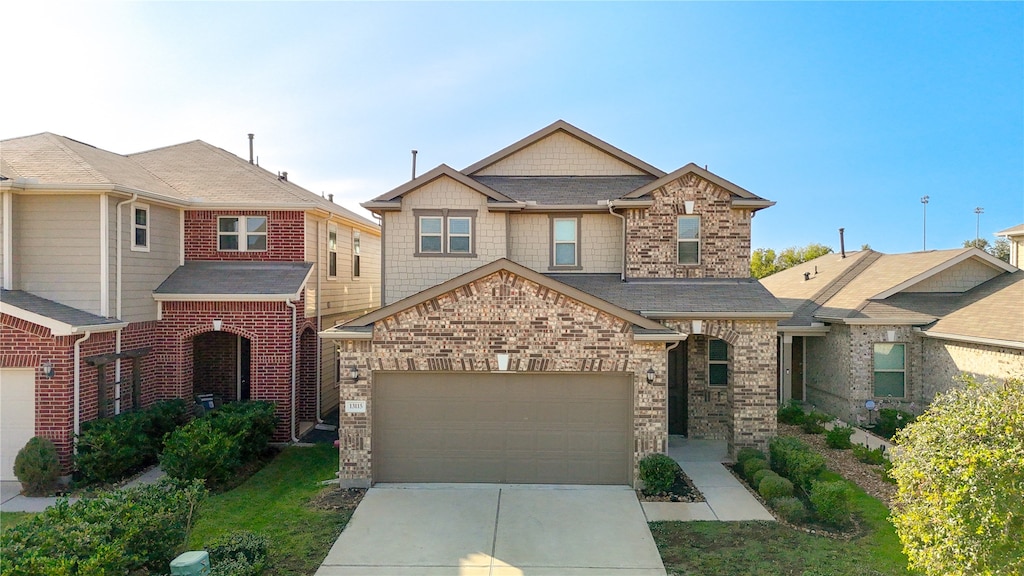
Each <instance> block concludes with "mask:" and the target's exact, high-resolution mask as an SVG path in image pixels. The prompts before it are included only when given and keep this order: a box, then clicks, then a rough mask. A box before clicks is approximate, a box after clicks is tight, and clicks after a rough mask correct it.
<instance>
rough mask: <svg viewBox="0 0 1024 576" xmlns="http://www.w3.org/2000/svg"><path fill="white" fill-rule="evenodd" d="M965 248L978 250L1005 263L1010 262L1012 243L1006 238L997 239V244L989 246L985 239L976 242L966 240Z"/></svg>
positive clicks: (978, 239)
mask: <svg viewBox="0 0 1024 576" xmlns="http://www.w3.org/2000/svg"><path fill="white" fill-rule="evenodd" d="M964 248H977V249H978V250H984V251H985V252H988V253H989V254H991V255H993V256H995V257H996V258H999V259H1000V260H1002V261H1003V262H1009V261H1010V241H1009V240H1007V239H1006V238H997V239H996V242H995V244H989V242H988V240H986V239H984V238H977V239H975V240H964Z"/></svg>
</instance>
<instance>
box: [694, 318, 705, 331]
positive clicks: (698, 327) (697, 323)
mask: <svg viewBox="0 0 1024 576" xmlns="http://www.w3.org/2000/svg"><path fill="white" fill-rule="evenodd" d="M691 328H693V333H694V334H703V333H704V321H703V320H694V321H693V326H691Z"/></svg>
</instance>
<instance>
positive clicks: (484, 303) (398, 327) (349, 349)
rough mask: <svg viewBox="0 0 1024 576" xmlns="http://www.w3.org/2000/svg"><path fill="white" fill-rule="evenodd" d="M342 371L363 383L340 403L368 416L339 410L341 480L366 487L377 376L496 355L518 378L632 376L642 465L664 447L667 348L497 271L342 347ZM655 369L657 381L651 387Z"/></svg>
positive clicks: (347, 390)
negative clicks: (358, 374)
mask: <svg viewBox="0 0 1024 576" xmlns="http://www.w3.org/2000/svg"><path fill="white" fill-rule="evenodd" d="M340 345H341V347H342V350H341V357H342V365H343V366H350V365H353V364H354V365H356V366H359V367H360V369H361V371H362V372H363V373H364V374H368V377H367V378H366V379H365V380H360V381H359V382H352V381H350V380H344V381H342V383H341V400H342V402H344V401H345V400H366V401H368V402H367V404H368V409H367V412H366V413H365V414H346V413H345V412H344V411H342V413H341V428H340V440H341V478H342V481H343V483H346V484H351V485H366V484H368V483H369V482H370V481H371V479H372V477H373V463H372V446H371V437H372V430H371V422H372V414H373V398H372V381H373V372H372V371H373V370H389V371H393V370H399V371H415V370H441V371H448V370H452V371H490V370H496V369H497V366H496V360H495V354H498V353H507V354H509V355H510V361H509V370H513V371H520V372H561V371H565V372H591V371H594V372H632V373H633V374H634V378H633V382H634V477H635V475H636V470H635V466H636V464H635V462H638V461H639V460H640V459H641V458H643V457H644V456H646V455H647V454H650V453H654V452H664V451H665V450H666V448H667V439H668V422H667V411H666V407H667V401H668V400H667V386H666V383H665V377H666V374H667V368H668V367H667V358H668V356H667V354H666V353H665V346H664V344H663V343H647V342H634V341H633V336H632V331H631V327H630V324H629V323H627V322H625V321H623V320H622V319H619V318H616V317H614V316H611V315H609V314H607V313H604V312H601V311H599V310H597V309H595V308H592V307H590V306H588V305H586V304H583V303H581V302H579V301H576V300H573V299H571V298H568V297H566V296H564V295H563V294H560V293H558V292H555V291H553V290H550V289H548V288H545V287H543V286H540V285H538V284H536V283H533V282H531V281H529V280H526V279H524V278H521V277H519V276H516V275H514V274H511V273H508V272H506V271H499V272H497V273H495V274H491V275H489V276H487V277H485V278H482V279H480V280H477V281H475V282H472V283H470V284H467V285H466V286H463V287H461V288H458V289H456V290H454V291H452V292H448V293H446V294H442V295H440V296H438V297H436V298H433V299H431V300H429V301H427V302H424V303H422V304H419V305H417V306H416V307H414V308H410V309H407V310H404V311H402V312H399V313H397V314H395V315H393V316H391V317H388V318H386V319H384V320H382V321H380V322H377V323H376V324H375V326H374V335H373V342H372V343H371V342H367V341H346V342H342V343H341V344H340ZM648 368H653V369H654V371H655V372H656V373H657V375H658V376H657V379H656V381H655V383H654V384H653V385H651V384H648V383H647V381H646V378H645V373H646V371H647V369H648Z"/></svg>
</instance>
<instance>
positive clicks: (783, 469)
mask: <svg viewBox="0 0 1024 576" xmlns="http://www.w3.org/2000/svg"><path fill="white" fill-rule="evenodd" d="M768 451H769V453H770V454H771V465H772V470H775V471H776V472H778V473H779V474H780V475H781V476H783V477H786V478H789V479H790V481H792V482H793V484H794V485H796V486H799V487H800V488H802V489H804V490H808V489H809V488H810V487H811V481H813V480H814V479H816V478H817V477H818V475H819V474H821V472H822V471H823V470H825V458H824V457H823V456H821V455H820V454H818V453H816V452H813V451H812V450H811V448H810V447H809V446H807V444H804V443H803V442H802V441H800V440H799V439H797V438H792V437H789V436H778V437H775V438H772V440H771V442H769V444H768Z"/></svg>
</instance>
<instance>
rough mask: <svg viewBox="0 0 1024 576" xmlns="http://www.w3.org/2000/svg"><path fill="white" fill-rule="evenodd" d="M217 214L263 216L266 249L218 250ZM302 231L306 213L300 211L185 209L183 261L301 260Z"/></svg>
mask: <svg viewBox="0 0 1024 576" xmlns="http://www.w3.org/2000/svg"><path fill="white" fill-rule="evenodd" d="M219 216H266V218H267V249H266V250H263V251H253V252H248V251H226V250H218V249H217V218H218V217H219ZM305 232H306V215H305V213H304V212H302V211H301V210H299V211H287V212H286V211H267V210H223V211H220V210H186V211H185V260H250V261H262V262H302V261H303V260H304V259H305V250H306V245H305V241H306V239H305Z"/></svg>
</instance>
